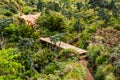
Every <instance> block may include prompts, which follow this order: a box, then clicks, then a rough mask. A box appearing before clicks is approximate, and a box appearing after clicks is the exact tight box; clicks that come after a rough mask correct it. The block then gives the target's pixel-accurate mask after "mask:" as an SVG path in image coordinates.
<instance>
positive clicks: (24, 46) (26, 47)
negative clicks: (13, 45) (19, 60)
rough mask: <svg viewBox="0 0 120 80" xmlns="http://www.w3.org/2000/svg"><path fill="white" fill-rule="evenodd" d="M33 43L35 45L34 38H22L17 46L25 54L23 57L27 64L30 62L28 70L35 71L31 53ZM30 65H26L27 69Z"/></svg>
mask: <svg viewBox="0 0 120 80" xmlns="http://www.w3.org/2000/svg"><path fill="white" fill-rule="evenodd" d="M33 43H34V40H33V39H32V38H21V39H20V40H19V43H18V44H17V46H18V48H19V49H20V50H21V51H22V52H23V55H21V56H22V57H23V59H24V60H25V62H28V61H29V62H28V65H30V67H28V69H29V68H31V69H32V70H33V71H34V70H35V68H34V65H33V61H32V58H31V55H32V54H31V53H32V52H31V51H30V48H31V47H32V46H33ZM28 65H26V68H27V66H28Z"/></svg>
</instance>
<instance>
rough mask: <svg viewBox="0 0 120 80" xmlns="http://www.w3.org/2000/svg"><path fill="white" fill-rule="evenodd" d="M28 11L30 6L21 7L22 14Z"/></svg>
mask: <svg viewBox="0 0 120 80" xmlns="http://www.w3.org/2000/svg"><path fill="white" fill-rule="evenodd" d="M29 12H30V8H29V7H27V6H25V7H23V13H24V14H28V13H29Z"/></svg>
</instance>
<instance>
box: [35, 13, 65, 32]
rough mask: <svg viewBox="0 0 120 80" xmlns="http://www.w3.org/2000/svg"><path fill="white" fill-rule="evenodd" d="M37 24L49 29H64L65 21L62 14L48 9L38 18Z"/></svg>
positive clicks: (59, 30)
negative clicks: (47, 11)
mask: <svg viewBox="0 0 120 80" xmlns="http://www.w3.org/2000/svg"><path fill="white" fill-rule="evenodd" d="M37 22H38V24H39V25H40V27H45V28H47V29H49V31H51V32H53V31H58V32H65V31H66V21H65V18H64V17H63V15H62V14H60V13H57V12H52V11H50V12H49V13H48V14H47V13H45V14H43V15H41V16H40V17H39V18H38V21H37Z"/></svg>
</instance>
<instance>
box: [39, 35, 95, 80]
mask: <svg viewBox="0 0 120 80" xmlns="http://www.w3.org/2000/svg"><path fill="white" fill-rule="evenodd" d="M40 40H41V41H43V42H46V43H49V44H52V45H55V46H56V47H58V48H61V49H73V50H75V51H76V52H78V53H79V54H80V55H81V54H82V55H83V56H80V59H81V60H80V63H81V64H82V65H83V66H84V68H85V69H86V80H94V78H93V76H92V75H91V73H90V71H89V69H88V68H87V61H86V60H85V57H86V56H84V55H85V54H86V53H87V51H86V50H83V49H80V48H78V47H75V46H72V45H70V44H67V43H64V42H62V41H58V42H56V44H55V43H53V42H51V41H50V38H49V37H48V38H40Z"/></svg>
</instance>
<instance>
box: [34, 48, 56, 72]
mask: <svg viewBox="0 0 120 80" xmlns="http://www.w3.org/2000/svg"><path fill="white" fill-rule="evenodd" d="M54 58H55V54H54V53H53V52H51V51H50V50H48V49H43V50H41V51H39V52H37V53H35V54H34V55H33V62H34V64H35V68H36V69H37V70H38V71H41V70H42V68H43V67H44V66H45V65H47V64H48V63H50V62H52V60H54Z"/></svg>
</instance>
